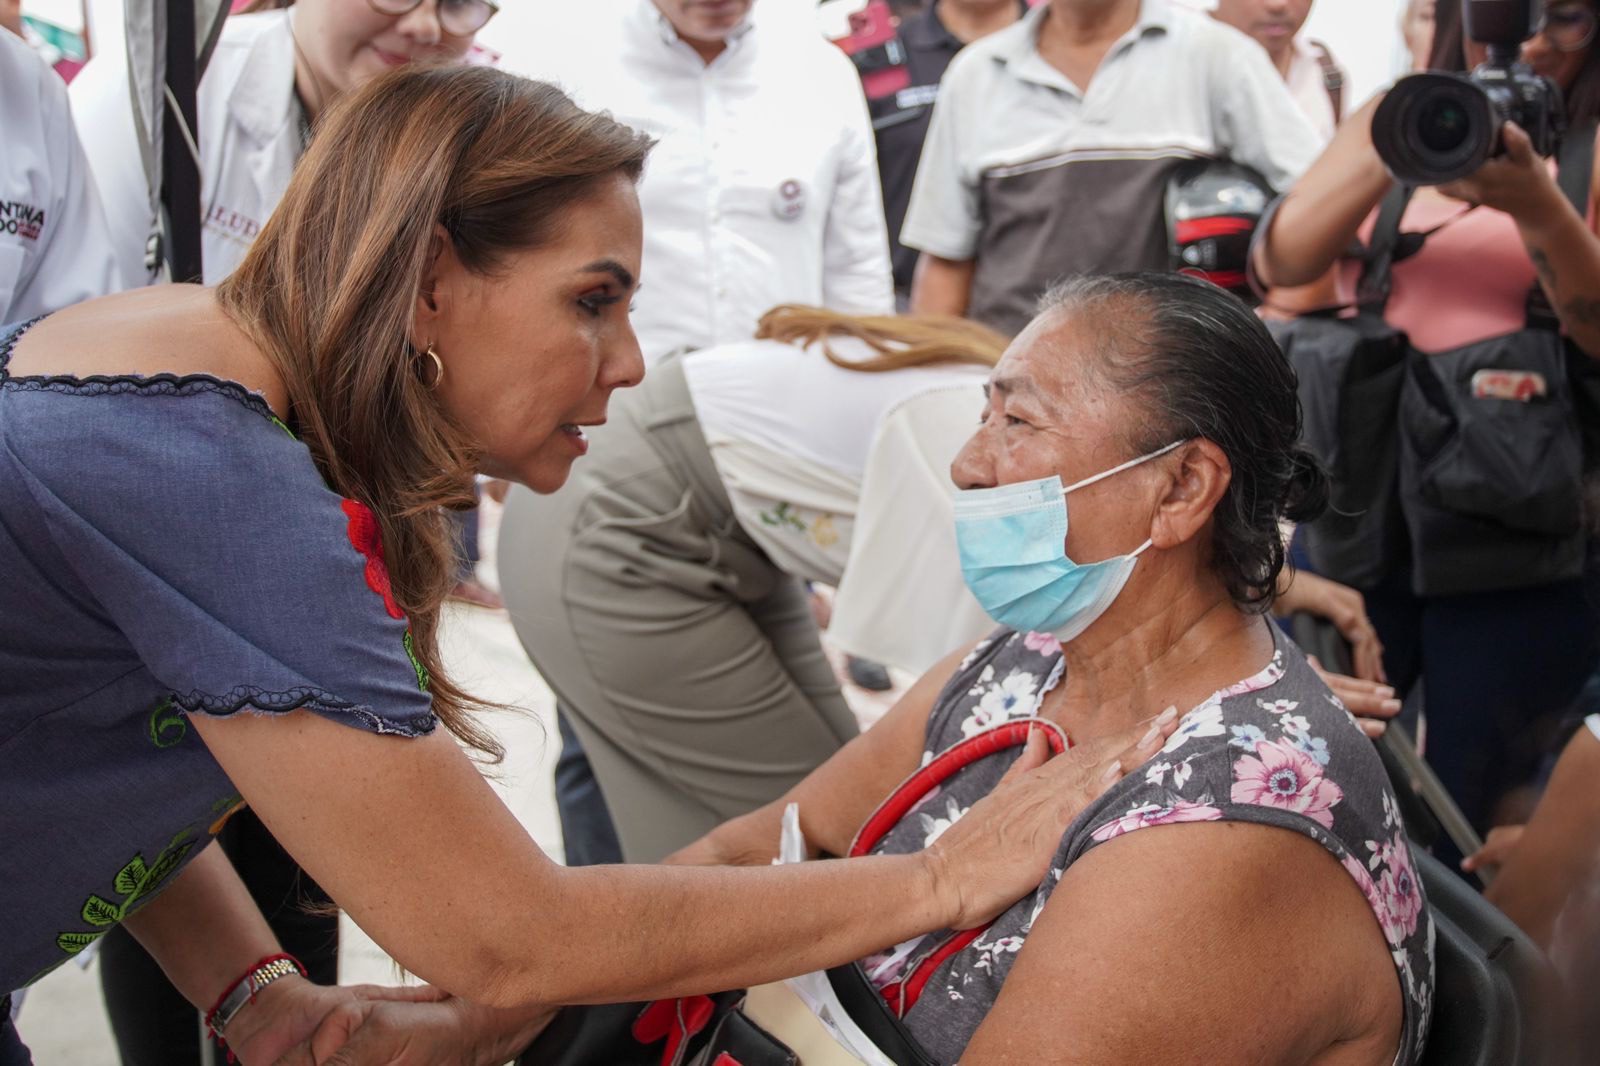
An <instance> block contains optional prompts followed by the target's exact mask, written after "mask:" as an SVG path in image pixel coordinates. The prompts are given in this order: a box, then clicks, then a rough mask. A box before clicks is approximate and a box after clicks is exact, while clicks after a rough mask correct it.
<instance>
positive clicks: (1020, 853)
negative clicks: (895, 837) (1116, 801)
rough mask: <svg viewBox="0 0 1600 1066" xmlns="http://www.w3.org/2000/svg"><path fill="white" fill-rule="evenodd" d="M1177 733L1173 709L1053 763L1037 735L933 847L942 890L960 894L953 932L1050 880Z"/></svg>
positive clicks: (982, 920) (993, 913) (955, 902)
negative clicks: (1065, 838)
mask: <svg viewBox="0 0 1600 1066" xmlns="http://www.w3.org/2000/svg"><path fill="white" fill-rule="evenodd" d="M1177 728H1178V711H1177V708H1175V707H1168V708H1167V709H1166V710H1165V711H1163V712H1162V713H1161V714H1160V715H1158V716H1157V717H1156V718H1155V719H1154V720H1152V721H1149V722H1140V723H1139V724H1138V725H1136V726H1134V727H1133V728H1131V729H1128V730H1126V731H1124V732H1121V733H1116V734H1112V735H1111V736H1107V737H1101V738H1098V739H1096V740H1092V741H1087V742H1085V743H1083V744H1079V745H1077V746H1075V747H1072V748H1069V749H1068V750H1067V751H1066V752H1064V753H1062V754H1061V755H1058V756H1056V757H1055V758H1053V759H1052V758H1050V745H1049V744H1048V743H1047V742H1046V740H1045V737H1044V734H1043V733H1042V732H1040V731H1037V730H1036V731H1034V732H1033V733H1032V734H1030V735H1029V737H1028V744H1027V747H1026V748H1025V749H1024V750H1023V753H1022V756H1021V757H1020V758H1019V759H1017V761H1016V762H1015V763H1013V764H1012V765H1011V768H1010V769H1009V770H1008V771H1006V775H1005V776H1004V777H1003V778H1001V780H1000V783H999V784H998V785H996V786H995V789H994V791H993V792H990V793H989V795H987V796H985V797H984V798H983V799H981V800H979V801H978V802H977V803H975V804H974V805H973V806H972V809H971V810H970V811H968V812H967V814H965V815H964V816H963V817H961V818H960V819H958V820H957V821H956V822H955V823H954V824H953V825H951V826H950V828H949V829H947V830H945V832H944V833H943V834H941V835H940V836H939V838H938V839H937V840H935V841H934V842H933V843H932V844H930V845H929V846H928V852H927V854H928V857H929V858H930V859H931V860H933V862H934V865H935V869H936V870H937V871H938V875H939V882H940V885H941V888H943V889H944V890H945V891H947V892H949V893H952V894H953V896H952V898H953V904H952V905H953V907H954V912H955V914H956V915H957V916H958V917H957V918H956V920H955V922H954V923H952V927H953V928H956V929H972V928H975V927H977V926H980V925H983V924H984V923H985V922H989V921H992V920H993V919H994V918H995V917H997V916H998V915H999V914H1000V913H1001V912H1002V911H1004V910H1005V909H1006V908H1008V907H1010V906H1012V905H1013V904H1014V903H1016V902H1017V900H1019V899H1021V898H1023V896H1025V895H1027V893H1028V892H1030V891H1032V890H1033V889H1034V888H1036V887H1037V886H1038V885H1039V884H1040V883H1041V882H1042V881H1044V879H1045V877H1046V876H1047V875H1048V873H1049V869H1050V860H1051V859H1052V858H1053V857H1054V856H1055V854H1056V852H1057V851H1058V850H1059V849H1060V846H1061V838H1062V835H1063V834H1064V833H1065V832H1066V830H1067V827H1068V826H1070V825H1071V824H1072V822H1073V820H1074V819H1076V818H1077V817H1078V815H1080V814H1082V813H1083V811H1084V810H1085V809H1086V808H1088V806H1089V805H1090V804H1091V803H1093V802H1094V801H1095V800H1097V799H1099V798H1100V797H1101V795H1103V794H1104V793H1105V791H1106V790H1107V789H1109V788H1110V787H1111V786H1112V785H1114V784H1116V783H1117V781H1119V780H1121V779H1122V777H1123V776H1124V775H1126V774H1129V773H1132V772H1133V771H1134V770H1136V769H1138V768H1139V767H1140V766H1141V765H1143V764H1144V763H1145V762H1147V761H1148V760H1149V759H1150V758H1151V757H1152V756H1154V755H1155V753H1156V752H1157V751H1160V750H1161V747H1162V745H1164V744H1165V743H1166V742H1167V738H1168V737H1170V736H1171V735H1172V733H1173V731H1174V730H1176V729H1177Z"/></svg>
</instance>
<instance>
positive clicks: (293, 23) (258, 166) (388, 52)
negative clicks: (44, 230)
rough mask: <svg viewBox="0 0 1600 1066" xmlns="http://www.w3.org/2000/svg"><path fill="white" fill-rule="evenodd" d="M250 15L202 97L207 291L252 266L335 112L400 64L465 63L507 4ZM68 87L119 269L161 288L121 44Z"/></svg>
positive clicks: (214, 62) (230, 36)
mask: <svg viewBox="0 0 1600 1066" xmlns="http://www.w3.org/2000/svg"><path fill="white" fill-rule="evenodd" d="M249 10H250V13H247V14H240V15H230V16H229V17H228V20H227V21H226V22H225V23H224V24H223V27H222V36H221V38H220V39H219V40H218V42H217V46H216V49H215V50H214V51H213V53H212V56H211V62H210V64H209V66H207V68H206V71H205V74H204V76H203V77H202V78H201V80H200V88H199V93H198V99H197V105H198V126H199V129H198V131H197V132H198V139H199V144H200V211H201V218H202V227H203V228H202V230H201V255H202V259H203V263H204V270H203V279H202V280H204V281H205V282H206V283H207V284H214V283H216V282H218V281H221V280H222V279H223V278H225V277H227V276H228V275H229V274H231V273H232V272H233V269H234V267H236V266H238V265H239V263H240V262H241V261H242V260H243V259H244V256H245V253H246V252H247V251H249V249H250V244H251V242H253V241H254V240H255V237H256V234H257V233H259V232H260V231H261V227H262V225H263V224H265V222H266V221H267V216H268V215H270V214H271V213H272V209H273V208H274V207H276V206H277V204H278V200H279V198H280V197H282V195H283V190H284V188H285V187H286V186H287V185H288V183H289V175H290V173H291V172H292V171H293V170H294V165H295V163H296V162H298V161H299V159H300V155H301V153H302V152H304V151H305V145H306V141H307V140H308V139H309V137H310V134H311V127H312V125H313V124H314V123H315V122H316V120H317V116H318V115H319V114H321V113H322V111H323V110H324V109H325V108H326V107H328V106H329V105H330V104H332V103H333V102H334V101H335V100H337V99H338V98H339V97H340V96H342V95H343V94H344V93H346V92H348V91H349V90H351V89H352V88H355V87H356V86H359V85H363V84H365V83H366V82H367V81H369V80H371V79H372V78H374V77H376V76H377V75H379V74H381V73H383V72H384V71H386V70H389V69H390V68H392V67H395V66H398V65H400V64H402V63H407V62H411V61H414V60H422V61H432V62H459V61H462V60H463V59H465V58H466V57H467V55H468V51H469V50H470V49H471V48H472V43H473V37H474V35H475V34H476V33H477V31H478V30H479V29H481V28H482V27H483V25H484V23H485V22H487V21H488V20H489V18H490V16H492V15H493V14H494V13H495V10H496V7H495V5H494V4H493V3H491V2H490V0H431V2H424V0H296V2H295V3H294V4H293V5H292V6H289V5H285V4H281V3H279V2H278V0H257V3H255V4H253V5H252V6H251V8H250V9H249ZM71 91H72V101H73V106H74V109H75V110H76V111H77V113H78V121H79V126H80V129H81V130H82V131H83V138H84V145H85V147H86V149H87V150H88V153H89V163H90V165H91V166H92V168H93V170H94V177H95V181H96V183H97V184H98V185H99V187H100V194H101V197H102V199H103V200H104V202H105V205H106V212H107V215H108V217H109V218H110V220H111V224H112V235H113V239H114V240H115V241H116V245H117V254H118V256H119V259H120V262H121V265H122V271H123V273H124V274H126V275H127V277H129V278H130V279H137V280H139V281H140V282H151V281H155V280H156V276H157V270H156V265H155V263H154V261H153V260H154V257H152V256H149V255H148V253H147V248H148V246H149V244H150V239H151V234H152V233H153V232H154V231H155V229H156V225H155V214H154V211H153V207H154V204H155V200H154V198H153V195H152V191H151V189H150V185H149V181H148V179H147V178H146V176H145V172H144V168H143V166H142V165H141V158H142V156H141V153H140V150H139V142H138V138H137V134H136V133H135V127H134V120H133V111H132V107H131V105H130V103H129V97H128V68H127V58H126V55H125V53H124V52H123V50H122V48H121V47H120V45H114V46H112V47H110V48H107V49H105V50H103V51H101V52H100V53H99V54H98V55H96V56H95V57H94V58H93V59H91V60H90V61H89V63H88V64H87V65H86V66H85V67H84V68H83V70H82V71H81V72H80V73H79V74H78V77H77V78H76V79H75V80H74V81H73V83H72V90H71Z"/></svg>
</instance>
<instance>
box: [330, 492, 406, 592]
mask: <svg viewBox="0 0 1600 1066" xmlns="http://www.w3.org/2000/svg"><path fill="white" fill-rule="evenodd" d="M339 506H340V507H341V508H343V509H344V513H345V515H346V516H347V517H348V518H349V519H350V527H349V530H348V532H349V534H350V543H351V544H352V545H353V546H354V547H355V549H356V551H358V552H360V553H361V554H362V555H365V556H366V557H367V571H366V574H367V587H368V588H370V589H371V590H372V591H373V592H376V593H377V594H378V595H380V596H382V597H383V606H384V609H385V610H387V611H388V612H389V617H390V618H404V617H405V616H406V615H405V612H404V611H402V610H401V609H400V605H399V604H398V603H395V602H394V593H393V591H392V590H391V589H390V586H389V568H388V567H386V566H385V565H384V564H383V531H382V530H381V529H379V528H378V516H377V515H375V514H373V513H372V508H370V507H368V506H367V505H366V504H364V503H360V502H358V501H356V500H341V501H340V503H339Z"/></svg>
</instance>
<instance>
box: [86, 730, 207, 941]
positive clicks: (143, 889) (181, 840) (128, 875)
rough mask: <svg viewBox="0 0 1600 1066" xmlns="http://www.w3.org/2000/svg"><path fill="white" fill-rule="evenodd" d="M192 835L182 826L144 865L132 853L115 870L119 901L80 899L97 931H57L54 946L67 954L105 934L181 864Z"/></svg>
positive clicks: (190, 847)
mask: <svg viewBox="0 0 1600 1066" xmlns="http://www.w3.org/2000/svg"><path fill="white" fill-rule="evenodd" d="M152 735H154V734H153V733H152ZM193 836H194V829H193V827H190V828H188V829H184V830H181V831H180V832H179V833H178V834H177V835H176V836H174V837H173V838H172V840H171V841H170V842H169V843H168V844H167V846H166V847H164V848H162V849H161V854H160V855H157V856H156V861H155V862H154V863H151V864H150V865H149V866H146V865H145V861H144V857H143V856H142V855H135V856H134V857H133V858H132V859H130V860H129V861H128V864H127V865H126V866H124V867H123V868H122V869H120V870H118V871H117V876H116V879H115V880H116V889H117V894H118V895H120V896H123V897H124V898H123V900H122V903H121V904H120V905H118V904H115V903H111V902H109V901H107V900H104V899H101V898H100V897H99V896H97V895H94V894H92V893H91V894H90V896H89V898H88V899H86V900H84V902H83V910H82V911H81V912H80V913H81V917H82V918H83V920H84V921H85V922H88V923H89V924H90V925H94V926H99V927H100V929H99V931H98V932H93V933H76V932H72V933H58V934H57V935H56V947H58V948H60V949H61V950H62V951H65V952H66V953H67V954H68V955H76V954H77V953H78V952H80V951H82V950H83V949H84V948H85V947H87V946H88V945H90V944H92V943H93V942H94V941H95V940H96V939H97V938H98V937H100V936H101V935H102V934H104V933H105V931H106V928H107V927H109V926H113V925H116V924H117V923H118V922H120V921H122V919H123V918H125V917H126V916H127V914H128V912H129V911H130V910H132V909H133V905H134V904H135V903H137V902H138V901H139V900H141V899H144V898H145V897H146V896H149V895H150V894H151V893H153V892H155V891H156V889H158V888H160V887H161V885H162V883H163V882H165V881H166V880H167V878H169V877H171V876H172V875H173V873H175V872H176V871H177V869H178V867H179V866H181V865H183V860H184V859H185V858H187V857H188V855H189V853H190V852H191V851H193V850H194V849H195V845H196V844H198V843H199V841H196V840H192V839H190V838H191V837H193Z"/></svg>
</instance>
